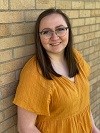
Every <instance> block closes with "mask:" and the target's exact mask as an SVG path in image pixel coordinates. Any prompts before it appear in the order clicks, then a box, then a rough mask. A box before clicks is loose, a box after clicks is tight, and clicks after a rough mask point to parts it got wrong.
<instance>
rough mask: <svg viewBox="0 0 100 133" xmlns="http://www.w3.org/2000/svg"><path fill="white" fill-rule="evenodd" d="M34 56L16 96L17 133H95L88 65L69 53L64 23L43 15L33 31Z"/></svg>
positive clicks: (53, 12) (55, 14) (56, 13)
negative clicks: (91, 110)
mask: <svg viewBox="0 0 100 133" xmlns="http://www.w3.org/2000/svg"><path fill="white" fill-rule="evenodd" d="M35 43H36V54H35V55H34V56H33V57H32V58H31V59H30V60H29V61H28V62H27V63H26V65H25V66H24V68H23V70H22V72H21V75H20V81H19V84H18V88H17V91H16V95H15V99H14V104H16V105H17V106H18V131H19V133H100V131H99V130H98V129H97V128H96V126H95V124H94V122H93V117H92V114H91V112H90V100H89V99H90V98H89V97H90V94H89V91H90V90H89V89H90V88H89V81H88V77H89V73H90V70H89V65H88V64H87V63H86V61H85V60H84V58H83V57H82V55H81V54H80V53H79V52H78V51H77V50H76V49H74V48H73V46H72V45H73V41H72V31H71V25H70V22H69V19H68V17H67V16H66V14H64V13H63V12H62V11H61V10H59V9H48V10H45V11H44V12H42V13H41V14H40V15H39V17H38V19H37V22H36V26H35Z"/></svg>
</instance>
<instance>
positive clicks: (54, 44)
mask: <svg viewBox="0 0 100 133" xmlns="http://www.w3.org/2000/svg"><path fill="white" fill-rule="evenodd" d="M60 43H61V42H59V43H52V44H50V45H52V46H58V45H59V44H60Z"/></svg>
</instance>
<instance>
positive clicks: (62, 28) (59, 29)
mask: <svg viewBox="0 0 100 133" xmlns="http://www.w3.org/2000/svg"><path fill="white" fill-rule="evenodd" d="M56 31H59V32H60V31H65V28H64V27H61V28H58V29H56Z"/></svg>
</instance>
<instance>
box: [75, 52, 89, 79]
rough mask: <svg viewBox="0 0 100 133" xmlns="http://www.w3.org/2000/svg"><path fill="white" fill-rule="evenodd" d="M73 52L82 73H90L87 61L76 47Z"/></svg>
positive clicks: (87, 74) (86, 74)
mask: <svg viewBox="0 0 100 133" xmlns="http://www.w3.org/2000/svg"><path fill="white" fill-rule="evenodd" d="M73 52H74V55H75V59H76V62H77V64H78V67H79V69H80V70H81V71H82V73H84V75H85V76H86V77H88V76H89V75H90V65H89V63H88V62H87V61H86V60H85V58H84V57H83V55H82V53H81V52H79V51H78V50H76V49H74V50H73Z"/></svg>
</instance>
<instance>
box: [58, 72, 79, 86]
mask: <svg viewBox="0 0 100 133" xmlns="http://www.w3.org/2000/svg"><path fill="white" fill-rule="evenodd" d="M77 76H78V74H76V75H75V76H74V81H71V80H70V79H69V78H67V77H66V76H63V75H61V77H59V78H61V79H64V80H65V81H67V82H69V83H71V84H74V85H76V84H77Z"/></svg>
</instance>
